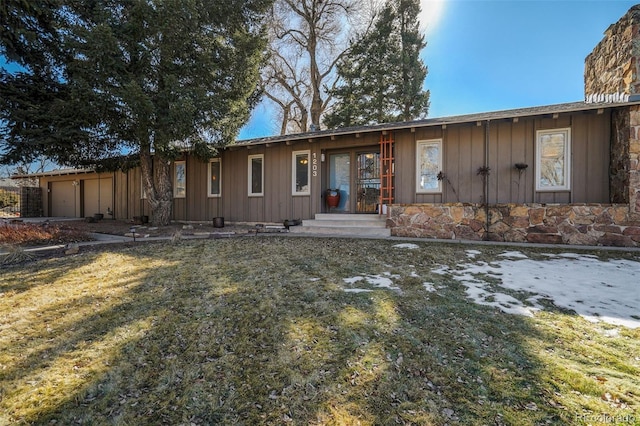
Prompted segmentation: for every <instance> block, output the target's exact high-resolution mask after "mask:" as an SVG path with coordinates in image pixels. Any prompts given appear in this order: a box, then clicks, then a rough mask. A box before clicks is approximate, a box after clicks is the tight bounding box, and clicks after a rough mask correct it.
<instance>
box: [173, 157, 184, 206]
mask: <svg viewBox="0 0 640 426" xmlns="http://www.w3.org/2000/svg"><path fill="white" fill-rule="evenodd" d="M179 167H182V168H183V169H184V193H183V194H180V193H178V168H179ZM186 197H187V162H186V161H184V160H180V161H174V163H173V198H186Z"/></svg>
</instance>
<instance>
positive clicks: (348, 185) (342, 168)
mask: <svg viewBox="0 0 640 426" xmlns="http://www.w3.org/2000/svg"><path fill="white" fill-rule="evenodd" d="M328 188H331V189H337V190H338V191H339V193H340V201H339V203H338V205H337V207H331V208H329V209H328V211H329V212H330V213H375V212H376V207H377V204H378V203H379V198H380V152H379V150H377V149H375V148H371V149H368V150H357V151H356V150H352V151H349V152H339V153H334V154H329V182H328Z"/></svg>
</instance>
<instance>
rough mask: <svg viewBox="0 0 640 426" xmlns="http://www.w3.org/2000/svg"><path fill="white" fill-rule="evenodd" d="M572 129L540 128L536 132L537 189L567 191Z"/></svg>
mask: <svg viewBox="0 0 640 426" xmlns="http://www.w3.org/2000/svg"><path fill="white" fill-rule="evenodd" d="M570 158H571V129H568V128H567V129H554V130H539V131H538V132H537V133H536V190H537V191H567V190H569V189H570V186H569V176H570V175H569V162H570V161H569V160H570Z"/></svg>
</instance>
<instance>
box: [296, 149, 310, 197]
mask: <svg viewBox="0 0 640 426" xmlns="http://www.w3.org/2000/svg"><path fill="white" fill-rule="evenodd" d="M310 157H311V151H294V152H293V177H292V191H293V195H310V194H311V188H310V186H309V170H310V167H311V162H310V161H309V158H310Z"/></svg>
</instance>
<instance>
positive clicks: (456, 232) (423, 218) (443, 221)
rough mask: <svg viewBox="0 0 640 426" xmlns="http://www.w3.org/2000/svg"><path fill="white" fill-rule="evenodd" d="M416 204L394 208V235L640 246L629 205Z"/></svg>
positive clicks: (639, 229) (637, 225)
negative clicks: (487, 230) (486, 205)
mask: <svg viewBox="0 0 640 426" xmlns="http://www.w3.org/2000/svg"><path fill="white" fill-rule="evenodd" d="M488 223H489V232H488V233H486V232H485V228H486V225H487V216H486V213H485V207H484V206H483V205H482V204H462V203H451V204H411V205H392V206H390V207H389V214H388V219H387V226H388V227H389V228H391V235H393V236H399V237H420V238H440V239H460V240H483V239H486V240H490V241H505V242H530V243H546V244H577V245H594V246H595V245H601V246H621V247H639V246H640V222H639V221H638V220H637V218H634V217H633V213H632V212H630V210H629V205H627V204H571V205H566V204H526V205H522V204H498V205H491V206H490V207H489V221H488Z"/></svg>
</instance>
